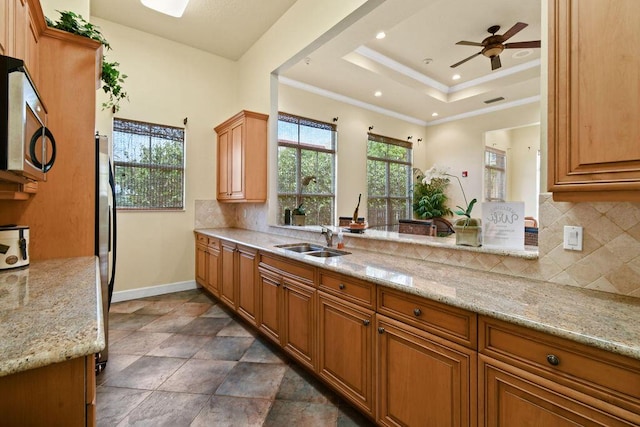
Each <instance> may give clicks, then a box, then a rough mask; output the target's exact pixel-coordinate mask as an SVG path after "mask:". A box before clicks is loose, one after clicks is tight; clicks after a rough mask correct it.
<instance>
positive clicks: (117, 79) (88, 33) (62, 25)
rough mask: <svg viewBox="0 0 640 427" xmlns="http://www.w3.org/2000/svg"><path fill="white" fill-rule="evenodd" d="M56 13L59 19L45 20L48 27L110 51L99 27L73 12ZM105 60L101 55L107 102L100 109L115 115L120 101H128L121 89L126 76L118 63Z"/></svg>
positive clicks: (103, 84) (103, 85) (127, 96)
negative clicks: (88, 40) (79, 37)
mask: <svg viewBox="0 0 640 427" xmlns="http://www.w3.org/2000/svg"><path fill="white" fill-rule="evenodd" d="M57 12H59V13H60V19H58V20H57V21H56V22H53V21H52V20H51V19H49V18H45V19H46V21H47V25H48V26H49V27H51V28H56V29H58V30H62V31H66V32H68V33H72V34H76V35H79V36H83V37H87V38H90V39H93V40H96V41H99V42H100V43H101V44H102V46H104V49H105V50H111V46H110V45H109V42H108V41H107V40H106V39H105V38H104V36H103V35H102V33H101V32H100V29H99V27H97V26H95V25H93V24H91V23H89V22H87V21H85V20H84V18H83V17H82V16H81V15H78V14H76V13H74V12H70V11H59V10H58V11H57ZM105 58H106V57H105V56H104V55H103V56H102V73H101V75H100V79H101V80H102V90H103V91H104V92H105V93H106V94H107V95H109V100H108V101H107V102H105V103H103V104H102V109H103V110H104V109H106V108H109V109H111V111H112V112H114V113H116V112H117V111H118V110H119V109H120V106H119V104H120V101H121V100H123V99H126V100H128V99H129V95H127V92H125V90H124V88H123V87H122V84H123V83H124V79H126V78H127V75H126V74H122V73H120V70H118V67H119V66H120V63H118V62H115V61H114V62H108V61H106V60H105Z"/></svg>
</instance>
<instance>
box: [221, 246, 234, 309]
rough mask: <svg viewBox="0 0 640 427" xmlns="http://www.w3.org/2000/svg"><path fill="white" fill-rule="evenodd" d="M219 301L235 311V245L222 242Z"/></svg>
mask: <svg viewBox="0 0 640 427" xmlns="http://www.w3.org/2000/svg"><path fill="white" fill-rule="evenodd" d="M220 247H221V249H220V270H221V271H220V300H221V301H222V302H223V303H225V304H226V305H228V306H229V307H230V308H232V309H233V310H235V309H236V289H235V288H236V287H235V276H236V275H235V268H234V266H235V254H236V244H235V243H230V242H226V241H224V240H223V241H222V242H221V245H220Z"/></svg>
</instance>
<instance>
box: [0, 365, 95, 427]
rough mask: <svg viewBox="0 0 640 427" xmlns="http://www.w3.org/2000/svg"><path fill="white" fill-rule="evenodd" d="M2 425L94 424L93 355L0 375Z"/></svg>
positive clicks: (0, 415) (35, 426) (0, 416)
mask: <svg viewBox="0 0 640 427" xmlns="http://www.w3.org/2000/svg"><path fill="white" fill-rule="evenodd" d="M0 419H1V421H0V424H1V425H3V426H5V425H6V426H34V427H37V426H85V425H86V426H95V424H96V374H95V359H94V356H93V355H90V356H85V357H78V358H75V359H70V360H67V361H64V362H60V363H55V364H53V365H48V366H44V367H42V368H35V369H29V370H27V371H23V372H18V373H16V374H13V375H8V376H5V377H0Z"/></svg>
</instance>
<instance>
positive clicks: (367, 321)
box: [362, 319, 371, 326]
mask: <svg viewBox="0 0 640 427" xmlns="http://www.w3.org/2000/svg"><path fill="white" fill-rule="evenodd" d="M362 324H363V325H364V326H369V324H371V321H370V320H369V319H365V320H363V321H362Z"/></svg>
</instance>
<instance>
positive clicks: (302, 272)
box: [260, 254, 316, 286]
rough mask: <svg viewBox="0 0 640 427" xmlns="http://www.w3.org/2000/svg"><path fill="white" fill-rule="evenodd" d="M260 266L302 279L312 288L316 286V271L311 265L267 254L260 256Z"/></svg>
mask: <svg viewBox="0 0 640 427" xmlns="http://www.w3.org/2000/svg"><path fill="white" fill-rule="evenodd" d="M260 265H262V266H263V267H267V268H270V269H271V270H275V271H276V272H278V273H284V274H287V275H289V276H294V277H296V278H299V279H302V280H303V282H304V283H307V284H309V285H311V286H313V284H314V280H315V272H316V269H315V268H314V267H312V266H310V265H307V264H302V263H299V262H296V261H290V260H288V259H284V258H280V257H277V256H272V255H265V254H260Z"/></svg>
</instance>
